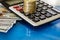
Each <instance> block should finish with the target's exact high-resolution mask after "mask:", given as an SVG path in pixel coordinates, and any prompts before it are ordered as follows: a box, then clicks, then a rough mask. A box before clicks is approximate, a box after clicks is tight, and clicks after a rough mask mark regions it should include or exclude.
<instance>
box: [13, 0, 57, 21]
mask: <svg viewBox="0 0 60 40" xmlns="http://www.w3.org/2000/svg"><path fill="white" fill-rule="evenodd" d="M36 4H37V7H36V12H35V13H33V14H29V15H25V14H24V12H21V10H22V11H23V5H20V4H19V5H20V6H14V7H13V8H15V9H16V10H17V11H20V12H21V13H23V14H24V15H25V16H26V17H28V18H29V19H31V20H32V21H33V22H39V21H40V20H45V19H47V18H50V17H52V16H55V15H57V14H58V12H57V11H58V10H56V9H53V6H51V5H49V4H47V3H45V2H43V1H40V0H37V2H36Z"/></svg>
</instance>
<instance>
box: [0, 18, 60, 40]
mask: <svg viewBox="0 0 60 40" xmlns="http://www.w3.org/2000/svg"><path fill="white" fill-rule="evenodd" d="M0 40H60V19H58V20H56V21H53V22H50V23H47V24H44V25H41V26H40V27H37V28H33V27H31V26H30V25H29V24H28V23H26V22H25V23H24V22H23V21H21V22H17V23H16V24H15V25H14V26H13V28H12V29H11V30H9V32H8V33H0Z"/></svg>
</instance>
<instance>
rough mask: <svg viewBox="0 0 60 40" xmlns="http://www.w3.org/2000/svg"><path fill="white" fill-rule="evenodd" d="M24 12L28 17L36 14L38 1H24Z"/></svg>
mask: <svg viewBox="0 0 60 40" xmlns="http://www.w3.org/2000/svg"><path fill="white" fill-rule="evenodd" d="M23 11H24V13H25V14H26V15H28V14H32V13H35V11H36V0H24V6H23Z"/></svg>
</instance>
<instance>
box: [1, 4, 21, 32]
mask: <svg viewBox="0 0 60 40" xmlns="http://www.w3.org/2000/svg"><path fill="white" fill-rule="evenodd" d="M16 20H21V19H20V18H19V17H17V16H16V15H15V14H13V13H11V12H10V11H8V10H7V9H6V8H5V7H4V6H3V5H2V4H1V3H0V32H5V33H6V32H7V31H8V30H9V29H10V28H12V26H13V24H14V23H16Z"/></svg>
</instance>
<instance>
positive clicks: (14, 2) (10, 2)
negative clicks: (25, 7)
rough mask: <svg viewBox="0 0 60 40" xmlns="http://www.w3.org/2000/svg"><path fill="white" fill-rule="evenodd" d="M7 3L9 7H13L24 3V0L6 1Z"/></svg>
mask: <svg viewBox="0 0 60 40" xmlns="http://www.w3.org/2000/svg"><path fill="white" fill-rule="evenodd" d="M5 2H6V3H7V4H9V5H13V4H17V3H20V2H23V0H6V1H5Z"/></svg>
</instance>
